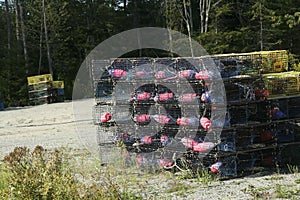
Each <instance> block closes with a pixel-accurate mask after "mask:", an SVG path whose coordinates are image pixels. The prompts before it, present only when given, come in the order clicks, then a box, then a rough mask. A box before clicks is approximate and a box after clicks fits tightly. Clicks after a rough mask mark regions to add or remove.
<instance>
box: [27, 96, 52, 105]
mask: <svg viewBox="0 0 300 200" xmlns="http://www.w3.org/2000/svg"><path fill="white" fill-rule="evenodd" d="M29 102H30V105H42V104H46V103H49V99H48V97H39V98H34V99H30V101H29Z"/></svg>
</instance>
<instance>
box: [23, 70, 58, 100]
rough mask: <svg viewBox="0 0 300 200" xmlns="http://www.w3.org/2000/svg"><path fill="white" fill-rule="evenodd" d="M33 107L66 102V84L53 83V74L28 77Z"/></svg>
mask: <svg viewBox="0 0 300 200" xmlns="http://www.w3.org/2000/svg"><path fill="white" fill-rule="evenodd" d="M27 81H28V94H29V101H30V104H31V105H40V104H45V103H54V102H63V101H64V82H63V81H53V78H52V75H51V74H44V75H38V76H31V77H27Z"/></svg>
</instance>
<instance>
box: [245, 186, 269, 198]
mask: <svg viewBox="0 0 300 200" xmlns="http://www.w3.org/2000/svg"><path fill="white" fill-rule="evenodd" d="M267 189H269V188H267V187H258V188H256V187H254V186H253V185H248V187H247V188H245V189H243V192H245V193H249V194H250V195H251V196H253V197H254V199H266V198H268V197H269V196H270V194H269V193H268V192H266V190H267Z"/></svg>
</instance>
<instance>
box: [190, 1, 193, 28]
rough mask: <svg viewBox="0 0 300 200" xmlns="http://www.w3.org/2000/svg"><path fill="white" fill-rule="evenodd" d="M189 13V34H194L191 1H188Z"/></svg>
mask: <svg viewBox="0 0 300 200" xmlns="http://www.w3.org/2000/svg"><path fill="white" fill-rule="evenodd" d="M189 4H190V5H189V13H190V26H191V32H194V23H193V9H192V0H189Z"/></svg>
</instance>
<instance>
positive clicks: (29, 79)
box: [27, 76, 37, 85]
mask: <svg viewBox="0 0 300 200" xmlns="http://www.w3.org/2000/svg"><path fill="white" fill-rule="evenodd" d="M36 80H37V79H36V77H35V76H30V77H27V82H28V85H33V84H36V83H37V81H36Z"/></svg>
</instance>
